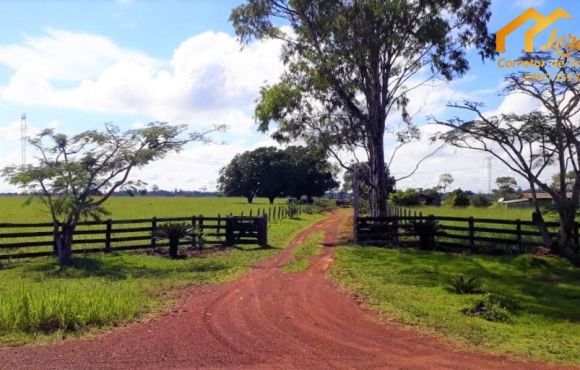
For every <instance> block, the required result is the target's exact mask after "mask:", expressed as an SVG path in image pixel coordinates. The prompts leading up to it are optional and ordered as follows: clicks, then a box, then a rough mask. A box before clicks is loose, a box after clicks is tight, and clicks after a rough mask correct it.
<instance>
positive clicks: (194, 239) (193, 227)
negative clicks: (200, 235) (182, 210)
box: [191, 216, 197, 248]
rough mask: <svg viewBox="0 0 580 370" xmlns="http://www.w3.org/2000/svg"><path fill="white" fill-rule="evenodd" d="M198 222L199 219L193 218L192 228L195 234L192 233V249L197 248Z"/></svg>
mask: <svg viewBox="0 0 580 370" xmlns="http://www.w3.org/2000/svg"><path fill="white" fill-rule="evenodd" d="M196 222H197V218H196V217H195V216H191V228H192V229H193V233H191V248H195V247H197V230H195V224H196Z"/></svg>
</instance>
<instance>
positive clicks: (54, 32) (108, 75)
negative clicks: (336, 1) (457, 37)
mask: <svg viewBox="0 0 580 370" xmlns="http://www.w3.org/2000/svg"><path fill="white" fill-rule="evenodd" d="M239 3H240V0H238V1H229V0H218V1H211V0H192V1H177V0H173V1H172V0H165V1H160V0H132V1H131V0H124V1H97V0H93V1H72V0H67V1H32V0H20V1H10V0H1V1H0V17H1V20H2V22H0V144H1V145H0V166H4V165H7V164H11V163H18V162H19V160H20V144H19V142H18V136H19V130H18V124H19V118H20V115H21V114H22V113H23V112H26V114H27V116H28V121H29V126H30V132H31V133H34V132H35V131H37V130H39V129H41V128H44V127H56V128H57V129H58V130H60V131H64V132H68V133H74V132H78V131H81V130H85V129H90V128H96V127H100V126H102V124H103V123H104V122H114V123H116V124H118V125H120V126H122V127H124V128H130V127H135V126H138V125H140V124H143V123H145V122H149V121H153V120H164V121H170V122H177V123H188V124H190V125H191V126H192V128H201V127H204V126H207V125H211V124H218V123H219V124H222V123H225V124H227V125H228V126H229V127H230V128H229V130H228V132H227V133H226V134H223V135H220V136H219V137H218V139H219V140H221V141H224V142H225V144H223V145H219V146H216V145H212V146H201V145H192V146H189V147H188V148H187V150H186V151H185V152H183V153H181V154H180V155H176V156H170V157H168V158H167V159H166V160H164V161H162V162H160V163H156V164H154V165H151V166H149V167H147V168H145V169H143V170H141V171H139V172H138V173H136V176H138V177H139V178H141V179H143V180H145V181H146V182H148V183H149V184H150V186H152V185H153V184H156V185H159V186H161V187H164V188H169V189H172V188H183V189H202V188H207V189H209V190H212V189H213V188H214V187H215V179H216V177H217V172H218V170H219V168H220V167H221V166H223V165H224V164H226V163H227V162H228V161H229V159H231V157H232V156H233V155H234V154H235V153H236V152H240V151H243V150H248V149H253V148H255V147H257V146H261V145H267V144H271V143H272V141H271V140H270V139H269V138H268V136H267V135H262V134H259V133H257V132H256V130H255V125H254V123H253V119H252V111H253V104H254V100H255V99H256V96H257V91H258V89H259V87H260V86H262V85H263V84H264V82H265V81H276V77H277V76H278V75H279V74H280V72H281V71H282V68H283V67H282V66H281V64H280V62H279V60H278V54H279V44H278V43H276V42H267V43H256V44H252V45H249V46H247V47H246V48H244V49H243V50H240V45H239V44H238V43H237V41H236V40H235V37H234V35H233V30H232V27H231V24H230V23H229V21H228V17H229V14H230V11H231V9H232V8H233V7H235V6H236V5H238V4H239ZM530 6H534V7H536V9H537V10H539V11H540V12H541V13H542V14H544V15H547V14H548V13H550V12H551V11H553V10H554V9H555V8H556V7H558V6H560V7H563V8H564V9H565V10H566V11H568V12H569V13H570V14H572V15H573V17H574V18H573V19H571V20H559V21H557V23H555V24H554V27H555V28H558V29H559V31H560V32H559V34H563V35H564V34H567V33H568V32H572V33H573V34H575V35H579V34H580V33H579V32H577V26H576V25H577V22H576V20H575V19H576V17H580V4H579V3H577V2H570V1H547V0H546V1H541V0H531V1H530V0H528V1H525V0H521V1H513V0H511V1H510V0H494V1H493V7H492V12H493V18H492V21H491V23H490V29H491V31H492V32H495V31H497V30H498V29H499V28H501V27H503V25H505V24H506V23H507V22H509V21H510V20H511V19H513V18H514V17H516V16H517V15H518V14H520V13H521V12H522V11H523V10H525V9H527V8H528V7H530ZM530 24H531V23H530ZM526 28H527V27H522V29H521V30H519V31H518V32H516V33H514V34H512V35H511V36H510V38H509V47H510V50H509V51H508V53H506V54H505V55H502V56H503V57H507V58H509V57H512V58H513V57H516V56H517V55H518V50H520V49H521V48H522V46H523V31H524V30H525V29H526ZM548 35H549V32H545V34H542V35H541V37H540V38H539V39H537V40H536V45H537V46H538V45H540V44H543V43H544V42H545V41H546V40H547V38H548ZM470 59H471V65H472V69H471V70H470V72H469V73H468V74H467V75H466V76H465V77H464V78H463V79H461V80H458V81H455V82H453V83H450V84H445V85H439V86H437V87H436V88H425V89H422V90H421V91H418V92H417V93H416V94H415V95H413V96H412V104H411V107H412V108H413V109H415V117H416V119H417V121H418V122H419V123H422V122H424V121H425V117H426V116H427V115H429V114H435V115H437V116H440V117H444V116H447V115H450V114H452V112H449V111H448V110H446V109H445V107H444V105H445V103H446V102H448V101H453V100H459V99H461V98H463V97H469V98H473V99H476V100H479V101H482V102H485V103H486V105H487V106H488V108H489V110H490V111H505V110H509V111H511V110H524V111H525V110H526V109H528V110H529V109H532V107H531V106H530V102H529V101H527V100H525V99H523V98H521V97H513V96H512V97H505V96H500V95H498V92H499V91H500V88H501V83H502V78H503V75H504V73H505V72H504V71H501V70H500V69H498V68H497V66H496V65H495V63H493V62H487V63H486V64H482V63H481V61H480V60H479V58H478V57H477V55H476V54H475V52H474V51H472V52H470ZM392 122H393V123H395V124H396V119H393V121H392ZM424 130H425V134H426V135H428V134H429V132H430V131H429V130H432V129H430V128H425V129H424ZM387 143H390V141H389V140H388V138H387ZM391 149H392V148H390V147H388V148H387V150H386V151H387V156H389V155H390V150H391ZM429 150H430V148H429V147H428V145H427V144H426V142H422V143H418V144H416V145H412V146H409V147H408V148H406V149H405V150H403V151H402V152H401V153H399V154H398V156H397V157H396V159H395V161H394V165H393V172H394V173H396V174H399V175H402V174H404V173H406V172H407V171H409V169H410V168H412V167H413V165H414V162H415V161H416V160H417V159H418V158H420V157H421V156H422V155H424V154H426V153H428V151H429ZM484 157H485V156H482V155H479V154H476V153H472V152H464V151H458V150H455V149H453V148H448V149H445V150H443V151H442V152H441V153H440V154H439V155H437V156H435V157H433V158H431V159H429V160H428V161H427V162H425V164H424V166H423V167H422V168H421V169H420V171H419V172H418V173H417V174H416V175H415V176H413V177H411V178H410V179H408V180H406V181H404V182H402V183H401V184H400V185H401V186H402V187H406V186H420V187H428V186H432V185H435V184H436V183H437V177H438V175H439V174H440V173H443V172H451V173H452V174H453V175H454V177H455V178H456V183H455V184H454V187H455V186H461V187H463V188H469V189H472V190H474V191H484V190H486V188H487V185H486V184H487V180H486V178H487V175H486V172H485V170H484V167H483V161H484ZM506 174H508V173H507V170H506V169H504V168H502V167H501V166H500V165H499V163H495V164H494V173H493V177H496V176H499V175H506ZM522 185H524V184H523V183H522ZM5 190H10V187H9V186H8V185H7V184H5V182H3V180H0V191H5Z"/></svg>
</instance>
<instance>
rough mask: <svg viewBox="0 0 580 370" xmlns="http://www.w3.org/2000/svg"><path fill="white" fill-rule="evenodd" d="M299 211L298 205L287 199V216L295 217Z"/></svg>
mask: <svg viewBox="0 0 580 370" xmlns="http://www.w3.org/2000/svg"><path fill="white" fill-rule="evenodd" d="M298 213H300V205H299V204H298V203H296V202H292V201H288V217H290V218H295V217H296V216H298Z"/></svg>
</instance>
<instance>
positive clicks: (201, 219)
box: [198, 215, 203, 234]
mask: <svg viewBox="0 0 580 370" xmlns="http://www.w3.org/2000/svg"><path fill="white" fill-rule="evenodd" d="M198 220H199V221H198V225H199V232H200V234H203V215H199V217H198Z"/></svg>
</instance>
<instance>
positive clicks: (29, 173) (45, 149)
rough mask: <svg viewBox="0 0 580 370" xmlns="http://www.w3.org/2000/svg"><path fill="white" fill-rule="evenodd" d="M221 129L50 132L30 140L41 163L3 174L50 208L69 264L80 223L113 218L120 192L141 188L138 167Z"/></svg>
mask: <svg viewBox="0 0 580 370" xmlns="http://www.w3.org/2000/svg"><path fill="white" fill-rule="evenodd" d="M215 130H221V127H216V128H213V129H210V130H208V131H205V132H195V133H189V134H188V133H187V126H185V125H169V124H167V123H164V122H154V123H149V124H148V125H146V126H145V127H144V128H139V129H134V130H129V131H126V132H122V131H121V130H120V129H119V128H118V127H116V126H113V125H110V124H107V125H106V126H105V130H103V131H98V130H89V131H85V132H82V133H80V134H77V135H74V136H67V135H65V134H60V133H56V132H55V131H54V130H52V129H48V130H44V131H42V132H41V133H40V134H38V135H37V136H36V137H34V138H32V139H30V140H29V141H30V144H31V145H32V146H33V147H34V149H35V150H36V152H37V153H38V154H39V156H38V158H37V161H36V163H35V164H30V165H28V166H8V167H6V168H4V169H3V171H2V175H3V176H4V177H5V178H7V179H8V180H9V182H10V183H11V184H14V185H17V186H19V187H20V188H21V189H23V190H25V191H26V192H28V193H30V194H33V195H34V196H37V197H38V198H39V199H40V200H41V202H42V203H43V204H44V205H45V206H46V207H47V208H48V210H49V212H50V215H51V218H52V221H53V222H54V223H55V224H57V225H59V228H60V230H59V232H57V233H55V236H54V245H55V252H56V253H57V256H58V260H59V262H60V263H61V264H63V265H66V264H69V263H70V262H71V257H72V246H73V237H74V232H75V228H76V226H77V224H78V222H79V221H81V220H82V219H99V217H100V216H102V215H104V214H107V211H106V209H105V208H104V207H103V204H104V203H105V202H106V201H107V199H109V197H110V196H111V195H113V193H115V192H116V191H118V190H123V189H125V190H126V189H136V188H138V187H140V185H141V184H142V183H141V182H140V181H139V180H129V175H130V174H131V171H132V170H133V169H134V168H140V167H143V166H145V165H147V164H148V163H150V162H152V161H155V160H159V159H162V158H163V157H165V155H166V154H168V153H171V152H179V151H180V150H181V149H182V148H183V146H184V145H185V144H187V143H189V142H192V141H204V142H205V141H208V140H209V138H208V136H207V135H208V134H209V133H210V132H213V131H215Z"/></svg>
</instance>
